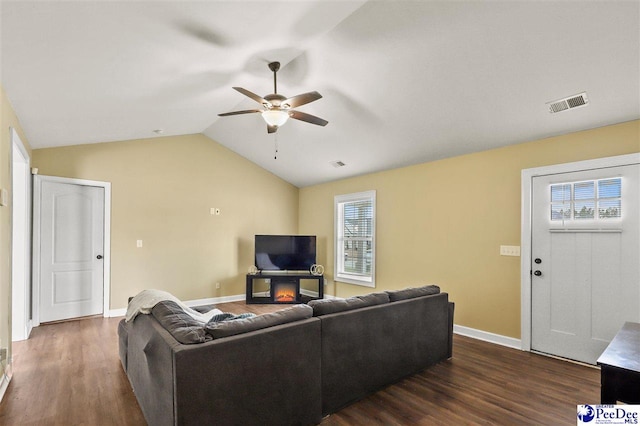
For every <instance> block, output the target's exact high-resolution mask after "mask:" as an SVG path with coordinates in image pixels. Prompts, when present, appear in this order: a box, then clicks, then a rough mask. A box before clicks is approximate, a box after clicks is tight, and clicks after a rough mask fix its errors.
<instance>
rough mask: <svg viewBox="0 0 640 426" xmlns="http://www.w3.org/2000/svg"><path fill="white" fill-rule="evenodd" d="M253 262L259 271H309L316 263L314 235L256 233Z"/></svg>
mask: <svg viewBox="0 0 640 426" xmlns="http://www.w3.org/2000/svg"><path fill="white" fill-rule="evenodd" d="M255 262H256V268H258V270H260V271H309V268H311V265H313V264H314V263H316V236H315V235H256V238H255Z"/></svg>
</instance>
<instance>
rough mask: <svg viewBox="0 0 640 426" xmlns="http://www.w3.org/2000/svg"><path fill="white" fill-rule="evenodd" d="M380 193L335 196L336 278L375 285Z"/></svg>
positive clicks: (370, 192)
mask: <svg viewBox="0 0 640 426" xmlns="http://www.w3.org/2000/svg"><path fill="white" fill-rule="evenodd" d="M375 209H376V192H375V191H367V192H360V193H356V194H346V195H338V196H336V197H335V253H336V260H335V265H336V270H335V277H334V279H335V281H340V282H346V283H350V284H358V285H364V286H367V287H375Z"/></svg>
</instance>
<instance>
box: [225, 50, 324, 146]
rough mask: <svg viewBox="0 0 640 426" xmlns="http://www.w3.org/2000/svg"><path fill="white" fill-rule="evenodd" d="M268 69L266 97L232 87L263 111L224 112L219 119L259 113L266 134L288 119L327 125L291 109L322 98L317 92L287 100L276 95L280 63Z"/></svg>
mask: <svg viewBox="0 0 640 426" xmlns="http://www.w3.org/2000/svg"><path fill="white" fill-rule="evenodd" d="M269 69H270V70H271V71H273V93H272V94H270V95H266V96H265V97H264V98H263V97H261V96H258V95H256V94H255V93H253V92H250V91H248V90H247V89H243V88H242V87H234V89H235V90H237V91H238V92H240V93H242V94H243V95H245V96H248V97H250V98H251V99H253V100H254V101H256V102H258V103H259V104H262V106H263V107H264V109H248V110H243V111H233V112H225V113H223V114H218V116H220V117H226V116H229V115H239V114H252V113H258V112H259V113H261V114H262V118H263V119H264V121H266V122H267V133H275V132H276V131H277V130H278V128H279V127H280V126H282V125H283V124H284V123H286V122H287V120H288V119H289V117H291V118H295V119H296V120H300V121H306V122H307V123H311V124H317V125H318V126H326V125H327V123H329V122H328V121H327V120H323V119H322V118H320V117H316V116H315V115H311V114H307V113H306V112H301V111H295V110H294V109H293V108H297V107H299V106H302V105H305V104H308V103H310V102H313V101H317V100H318V99H320V98H322V95H321V94H320V93H318V92H307V93H303V94H301V95H297V96H293V97H291V98H287V97H285V96H282V95H280V94H278V85H277V72H278V70H279V69H280V62H271V63H269Z"/></svg>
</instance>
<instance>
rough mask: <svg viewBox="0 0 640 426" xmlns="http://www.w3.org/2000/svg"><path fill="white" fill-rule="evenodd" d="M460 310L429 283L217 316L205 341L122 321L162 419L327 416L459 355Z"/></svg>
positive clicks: (134, 379)
mask: <svg viewBox="0 0 640 426" xmlns="http://www.w3.org/2000/svg"><path fill="white" fill-rule="evenodd" d="M154 309H155V308H154ZM453 312H454V305H453V303H451V302H449V300H448V295H447V293H440V292H439V288H438V287H436V286H426V287H420V288H417V289H406V290H399V291H395V292H384V293H374V294H370V295H366V296H358V297H354V298H349V299H324V300H316V301H312V302H309V305H308V306H307V305H295V306H293V307H291V308H286V309H283V310H282V311H279V312H276V313H274V314H266V315H260V316H258V317H254V318H247V319H238V320H234V321H229V322H228V323H227V324H216V325H214V327H213V330H210V331H209V332H210V334H211V335H210V336H209V337H208V338H207V341H205V342H204V343H195V344H184V343H180V342H178V340H176V338H174V335H172V333H171V332H170V331H168V330H167V329H165V327H163V326H162V325H161V323H160V322H159V320H158V319H157V318H156V316H154V315H138V316H137V317H136V318H135V320H133V321H131V322H129V323H126V322H125V321H124V320H123V321H122V322H121V323H120V324H119V327H118V335H119V345H120V348H119V353H120V359H121V361H122V365H123V368H124V369H125V371H126V373H127V376H128V377H129V381H130V382H131V385H132V387H133V390H134V392H135V394H136V397H137V399H138V402H139V403H140V407H141V409H142V411H143V413H144V416H145V418H146V420H147V422H148V423H149V424H150V425H152V426H155V425H192V424H198V425H202V424H207V425H308V424H317V423H320V421H321V420H322V417H323V416H325V415H328V414H331V413H334V412H336V411H338V410H339V409H341V408H343V407H345V406H346V405H348V404H350V403H352V402H354V401H356V400H358V399H361V398H362V397H364V396H366V395H368V394H370V393H372V392H375V391H377V390H379V389H381V388H384V387H385V386H387V385H390V384H392V383H394V382H397V381H398V380H400V379H402V378H404V377H406V376H409V375H411V374H414V373H416V372H418V371H421V370H423V369H424V368H426V367H428V366H430V365H433V364H435V363H437V362H440V361H443V360H446V359H448V358H450V357H451V355H452V333H453ZM154 313H155V312H154ZM312 315H313V316H312ZM165 325H166V322H165ZM172 331H174V330H172ZM174 334H175V333H174ZM175 335H176V336H178V337H179V338H180V336H179V335H177V334H175Z"/></svg>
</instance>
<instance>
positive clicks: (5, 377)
mask: <svg viewBox="0 0 640 426" xmlns="http://www.w3.org/2000/svg"><path fill="white" fill-rule="evenodd" d="M12 375H13V374H12V372H11V364H8V365H7V367H6V369H5V372H4V374H2V375H0V401H2V398H3V397H4V394H5V392H6V391H7V387H8V386H9V382H10V381H11V376H12Z"/></svg>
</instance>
